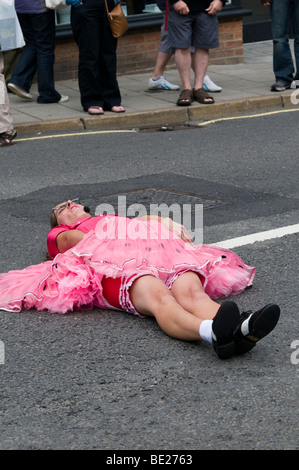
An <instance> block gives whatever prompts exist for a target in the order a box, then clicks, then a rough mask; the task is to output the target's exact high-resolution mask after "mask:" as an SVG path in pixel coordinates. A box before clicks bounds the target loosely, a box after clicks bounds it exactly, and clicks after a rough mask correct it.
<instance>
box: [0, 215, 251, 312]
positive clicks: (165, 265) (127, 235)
mask: <svg viewBox="0 0 299 470" xmlns="http://www.w3.org/2000/svg"><path fill="white" fill-rule="evenodd" d="M186 271H194V272H196V273H198V274H199V275H200V277H201V279H202V281H203V286H204V289H205V291H206V293H207V294H208V295H209V296H210V297H211V298H213V299H217V298H220V297H226V296H228V295H233V294H238V293H240V292H242V291H243V290H244V289H245V288H246V287H248V286H250V285H251V284H252V281H253V278H254V274H255V268H254V267H251V266H247V265H246V264H244V262H243V261H242V260H241V259H240V258H239V256H237V255H236V254H234V253H233V252H231V251H229V250H226V249H222V248H217V247H215V246H211V245H198V246H195V245H190V244H189V243H185V242H184V241H183V240H181V239H180V238H179V237H177V236H176V235H174V234H173V233H172V232H169V231H168V230H167V229H166V228H165V227H164V226H163V225H161V224H159V223H158V222H156V221H152V220H151V221H147V222H145V221H140V220H138V219H127V218H124V217H115V216H105V217H100V218H99V221H98V222H97V224H96V226H95V229H93V230H90V231H89V232H88V233H87V235H86V236H85V237H84V238H83V240H82V241H81V242H80V243H78V244H77V245H76V246H75V247H74V248H72V249H70V250H68V251H67V252H65V253H60V254H58V255H57V256H55V258H54V259H53V260H52V261H46V262H44V263H41V264H38V265H33V266H29V267H27V268H25V269H24V270H15V271H9V272H8V273H4V274H0V309H1V310H6V311H12V312H20V311H21V310H22V308H26V309H31V308H34V309H37V310H48V311H49V312H53V313H66V312H69V311H73V310H90V309H92V308H93V307H99V308H111V306H110V305H109V304H108V302H107V301H106V300H105V298H104V296H103V289H102V284H101V281H102V278H103V276H105V277H112V278H117V277H118V278H121V288H120V293H119V303H120V305H121V306H122V308H123V310H125V311H128V312H131V313H134V314H135V315H139V313H138V312H137V311H136V309H135V307H134V305H133V304H132V302H131V299H130V295H129V288H130V286H131V285H132V283H133V282H134V280H135V279H137V278H138V277H140V276H144V275H146V274H150V275H153V276H156V277H157V278H159V279H160V280H161V281H162V282H163V283H164V284H165V285H166V286H167V287H168V288H171V286H172V284H173V282H174V281H175V279H176V278H177V277H178V276H179V275H180V274H182V273H184V272H186ZM139 316H140V315H139Z"/></svg>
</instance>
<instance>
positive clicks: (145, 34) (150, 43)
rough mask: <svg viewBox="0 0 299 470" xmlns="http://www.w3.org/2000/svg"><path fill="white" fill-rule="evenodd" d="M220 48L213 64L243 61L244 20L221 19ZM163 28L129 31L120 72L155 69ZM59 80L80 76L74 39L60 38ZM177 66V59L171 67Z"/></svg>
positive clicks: (123, 44) (120, 47) (121, 50)
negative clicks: (175, 63)
mask: <svg viewBox="0 0 299 470" xmlns="http://www.w3.org/2000/svg"><path fill="white" fill-rule="evenodd" d="M219 40H220V47H219V48H218V49H214V50H211V51H210V64H238V63H242V62H243V22H242V19H239V18H233V19H229V20H220V21H219ZM159 41H160V28H148V29H142V30H132V31H130V30H129V31H128V32H127V33H126V34H125V36H123V37H122V38H120V39H119V40H118V48H117V63H118V67H117V70H118V73H119V74H120V75H121V74H126V73H127V74H129V73H136V72H140V73H141V72H146V71H150V70H152V69H153V68H154V65H155V61H156V58H157V51H158V46H159ZM55 58H56V60H55V79H56V80H68V79H75V78H77V66H78V49H77V45H76V44H75V42H74V40H73V39H64V40H58V41H57V44H56V51H55ZM172 66H173V67H174V63H173V60H172V61H171V62H170V65H169V67H172Z"/></svg>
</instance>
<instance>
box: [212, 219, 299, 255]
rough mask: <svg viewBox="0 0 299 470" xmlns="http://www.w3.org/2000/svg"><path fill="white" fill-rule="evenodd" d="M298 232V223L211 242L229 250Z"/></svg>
mask: <svg viewBox="0 0 299 470" xmlns="http://www.w3.org/2000/svg"><path fill="white" fill-rule="evenodd" d="M298 232H299V224H295V225H288V226H286V227H281V228H276V229H273V230H266V231H265V232H257V233H252V234H250V235H245V236H243V237H237V238H231V239H229V240H223V241H221V242H217V243H213V245H215V246H219V247H221V248H227V249H229V250H231V249H232V248H236V247H237V246H244V245H250V244H252V243H255V242H263V241H265V240H272V239H274V238H281V237H284V236H285V235H292V234H294V233H298Z"/></svg>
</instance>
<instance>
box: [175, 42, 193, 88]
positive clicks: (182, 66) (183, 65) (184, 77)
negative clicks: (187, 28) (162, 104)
mask: <svg viewBox="0 0 299 470" xmlns="http://www.w3.org/2000/svg"><path fill="white" fill-rule="evenodd" d="M175 63H176V66H177V69H178V71H179V74H180V77H181V81H182V89H183V90H192V86H191V76H190V72H191V54H190V49H176V51H175Z"/></svg>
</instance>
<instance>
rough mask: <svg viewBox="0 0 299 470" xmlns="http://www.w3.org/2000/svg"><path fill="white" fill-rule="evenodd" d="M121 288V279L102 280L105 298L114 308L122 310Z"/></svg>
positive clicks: (109, 278) (105, 278)
mask: <svg viewBox="0 0 299 470" xmlns="http://www.w3.org/2000/svg"><path fill="white" fill-rule="evenodd" d="M120 286H121V278H120V277H117V278H115V279H114V278H113V277H103V279H102V287H103V296H104V297H105V299H106V300H107V302H108V303H109V304H110V305H111V306H112V307H115V308H119V309H120V310H122V307H121V305H120V303H119V291H120Z"/></svg>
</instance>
